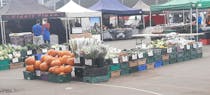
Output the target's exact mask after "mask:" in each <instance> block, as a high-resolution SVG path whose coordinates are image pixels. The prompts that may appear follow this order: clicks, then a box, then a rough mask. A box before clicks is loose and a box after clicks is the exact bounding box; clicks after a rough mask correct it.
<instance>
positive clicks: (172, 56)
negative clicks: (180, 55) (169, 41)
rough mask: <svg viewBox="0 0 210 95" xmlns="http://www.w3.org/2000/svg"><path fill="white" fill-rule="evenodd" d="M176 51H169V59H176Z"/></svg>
mask: <svg viewBox="0 0 210 95" xmlns="http://www.w3.org/2000/svg"><path fill="white" fill-rule="evenodd" d="M176 57H177V53H170V54H169V59H176Z"/></svg>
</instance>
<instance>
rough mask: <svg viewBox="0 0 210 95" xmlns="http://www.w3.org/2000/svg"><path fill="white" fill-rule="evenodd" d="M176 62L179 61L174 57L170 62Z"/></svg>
mask: <svg viewBox="0 0 210 95" xmlns="http://www.w3.org/2000/svg"><path fill="white" fill-rule="evenodd" d="M176 62H177V59H176V58H172V59H170V63H169V64H174V63H176Z"/></svg>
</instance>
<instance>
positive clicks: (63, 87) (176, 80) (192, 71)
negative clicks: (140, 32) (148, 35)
mask: <svg viewBox="0 0 210 95" xmlns="http://www.w3.org/2000/svg"><path fill="white" fill-rule="evenodd" d="M133 42H135V40H131V42H129V41H123V42H116V43H115V42H108V44H111V45H113V46H116V47H117V46H119V44H125V45H124V46H128V47H131V45H129V44H133ZM126 44H127V45H126ZM119 47H120V46H119ZM209 51H210V46H205V47H204V48H203V52H204V57H203V58H200V59H195V60H191V61H186V62H181V63H177V64H172V65H168V66H164V67H161V68H158V69H154V70H149V71H144V72H137V73H134V74H131V75H127V76H122V77H119V78H114V79H110V81H108V82H104V83H99V84H89V83H82V82H75V81H72V82H69V83H62V84H58V83H49V82H46V81H40V80H24V79H23V74H22V71H23V70H24V69H16V70H8V71H0V95H210V90H209V89H210V76H209V72H210V69H209V68H210V54H209Z"/></svg>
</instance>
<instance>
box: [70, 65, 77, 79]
mask: <svg viewBox="0 0 210 95" xmlns="http://www.w3.org/2000/svg"><path fill="white" fill-rule="evenodd" d="M75 75H76V74H75V68H74V67H72V72H71V76H72V77H75Z"/></svg>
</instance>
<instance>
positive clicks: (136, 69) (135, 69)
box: [129, 66, 138, 73]
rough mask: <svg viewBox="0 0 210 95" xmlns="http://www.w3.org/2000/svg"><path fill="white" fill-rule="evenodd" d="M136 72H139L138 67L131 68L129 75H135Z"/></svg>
mask: <svg viewBox="0 0 210 95" xmlns="http://www.w3.org/2000/svg"><path fill="white" fill-rule="evenodd" d="M135 72H138V66H136V67H130V68H129V73H135Z"/></svg>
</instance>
